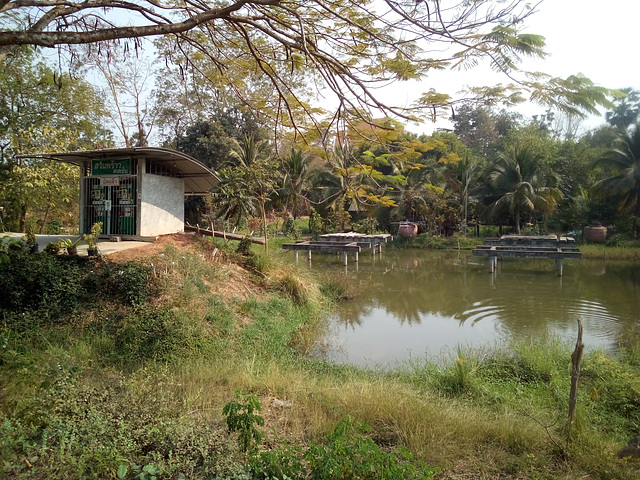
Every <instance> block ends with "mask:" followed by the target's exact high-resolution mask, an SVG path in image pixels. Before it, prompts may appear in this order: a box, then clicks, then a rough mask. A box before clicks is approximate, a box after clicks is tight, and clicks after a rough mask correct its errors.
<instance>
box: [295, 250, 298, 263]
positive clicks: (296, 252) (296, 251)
mask: <svg viewBox="0 0 640 480" xmlns="http://www.w3.org/2000/svg"><path fill="white" fill-rule="evenodd" d="M294 252H295V254H296V263H298V250H294Z"/></svg>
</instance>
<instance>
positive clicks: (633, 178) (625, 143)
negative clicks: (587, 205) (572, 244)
mask: <svg viewBox="0 0 640 480" xmlns="http://www.w3.org/2000/svg"><path fill="white" fill-rule="evenodd" d="M616 135H617V136H616V140H615V143H614V147H613V148H612V149H611V150H609V151H607V152H606V153H605V154H604V155H603V156H602V157H601V158H599V159H598V160H596V165H601V166H604V167H606V168H609V169H610V171H611V172H612V175H611V176H610V177H607V178H604V179H602V180H600V181H599V182H597V183H596V184H595V185H594V186H593V188H594V190H595V191H596V192H598V193H599V194H600V195H603V196H607V197H612V198H614V199H615V200H616V203H617V205H618V211H620V212H621V213H631V214H632V215H633V235H634V237H637V236H638V218H639V217H640V122H639V123H636V125H635V126H634V128H633V131H632V132H631V133H628V132H627V131H626V130H620V131H619V132H618V133H617V134H616Z"/></svg>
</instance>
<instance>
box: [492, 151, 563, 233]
mask: <svg viewBox="0 0 640 480" xmlns="http://www.w3.org/2000/svg"><path fill="white" fill-rule="evenodd" d="M488 179H489V185H488V187H489V191H490V194H489V195H488V196H487V197H486V199H485V204H487V205H488V206H489V207H490V211H491V213H492V214H494V215H499V214H501V213H503V212H505V211H506V212H508V214H509V215H510V216H511V218H512V219H513V221H514V224H515V227H516V233H518V234H520V226H521V223H522V220H523V216H524V215H526V214H529V216H530V217H531V216H533V215H534V214H536V213H543V214H550V213H552V212H553V211H554V210H555V208H556V206H557V202H558V200H560V198H561V197H562V194H561V192H560V190H558V189H557V188H555V186H553V183H555V182H554V179H553V177H552V176H550V175H545V174H544V173H543V165H542V157H541V156H540V155H536V154H534V153H533V150H532V149H530V148H527V147H519V146H517V145H516V146H513V147H511V148H509V149H508V150H507V151H506V152H505V153H504V154H502V155H500V156H499V157H498V160H497V161H496V163H495V164H494V165H492V166H491V167H490V169H489V172H488Z"/></svg>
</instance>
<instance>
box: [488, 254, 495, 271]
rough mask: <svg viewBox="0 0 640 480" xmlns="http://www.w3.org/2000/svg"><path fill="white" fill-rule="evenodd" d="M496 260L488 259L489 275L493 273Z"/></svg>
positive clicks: (493, 258)
mask: <svg viewBox="0 0 640 480" xmlns="http://www.w3.org/2000/svg"><path fill="white" fill-rule="evenodd" d="M496 263H497V259H496V257H489V273H493V272H495V269H496Z"/></svg>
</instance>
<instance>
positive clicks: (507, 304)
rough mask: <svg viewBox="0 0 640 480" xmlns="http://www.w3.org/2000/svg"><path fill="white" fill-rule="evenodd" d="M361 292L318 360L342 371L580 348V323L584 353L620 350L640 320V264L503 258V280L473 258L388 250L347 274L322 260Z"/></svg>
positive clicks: (320, 262)
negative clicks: (464, 355) (528, 343)
mask: <svg viewBox="0 0 640 480" xmlns="http://www.w3.org/2000/svg"><path fill="white" fill-rule="evenodd" d="M310 268H312V269H313V270H328V271H332V272H333V274H335V275H341V276H344V280H345V281H346V282H348V283H349V284H350V285H351V287H350V288H351V289H352V290H354V291H355V292H357V295H356V297H355V298H354V299H352V300H348V301H346V302H343V303H342V304H340V305H339V307H338V309H337V312H336V313H335V315H334V316H333V317H332V318H331V321H330V328H329V331H328V333H327V335H326V337H325V338H324V341H323V342H322V348H321V350H322V352H321V353H319V354H320V355H322V356H324V357H325V358H326V359H328V360H330V361H332V362H336V363H346V364H354V365H358V366H364V367H393V366H396V365H398V364H399V363H401V362H402V361H404V360H406V359H409V358H416V357H424V356H425V355H428V356H430V357H431V358H437V357H439V356H441V355H442V356H447V355H448V354H450V353H451V352H452V351H453V352H455V351H456V350H457V348H458V347H463V348H465V347H474V348H482V347H495V346H499V345H501V344H506V343H508V342H510V341H512V340H516V341H518V340H526V339H543V338H559V339H561V340H566V341H567V342H568V343H575V339H576V335H577V322H576V319H578V318H579V319H581V320H582V323H583V325H584V338H583V340H584V343H585V345H586V348H602V349H604V350H605V351H609V352H611V351H615V349H616V346H617V342H618V340H619V338H620V335H621V334H622V332H623V330H624V328H625V327H628V326H631V325H632V324H634V323H635V322H637V319H638V312H640V288H639V287H640V265H637V264H635V263H633V262H630V263H610V262H609V263H607V262H605V261H604V260H600V261H594V260H572V261H565V262H564V274H563V276H562V277H558V276H556V269H555V263H554V261H553V260H549V259H541V260H530V259H519V258H505V259H504V260H503V261H501V262H498V268H497V270H496V272H495V273H493V274H491V273H489V269H488V260H487V259H486V258H483V257H474V256H472V255H471V252H465V251H460V252H456V251H454V252H451V251H447V252H433V251H416V250H393V249H387V250H385V251H383V254H382V256H381V257H380V256H376V257H375V258H374V257H373V256H372V255H371V254H370V253H368V252H367V253H362V254H361V255H360V262H359V263H358V264H356V263H354V262H353V260H352V258H351V256H350V258H349V266H348V267H345V266H343V265H342V263H341V261H340V258H338V257H336V256H334V255H314V256H313V262H312V263H311V264H310Z"/></svg>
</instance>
